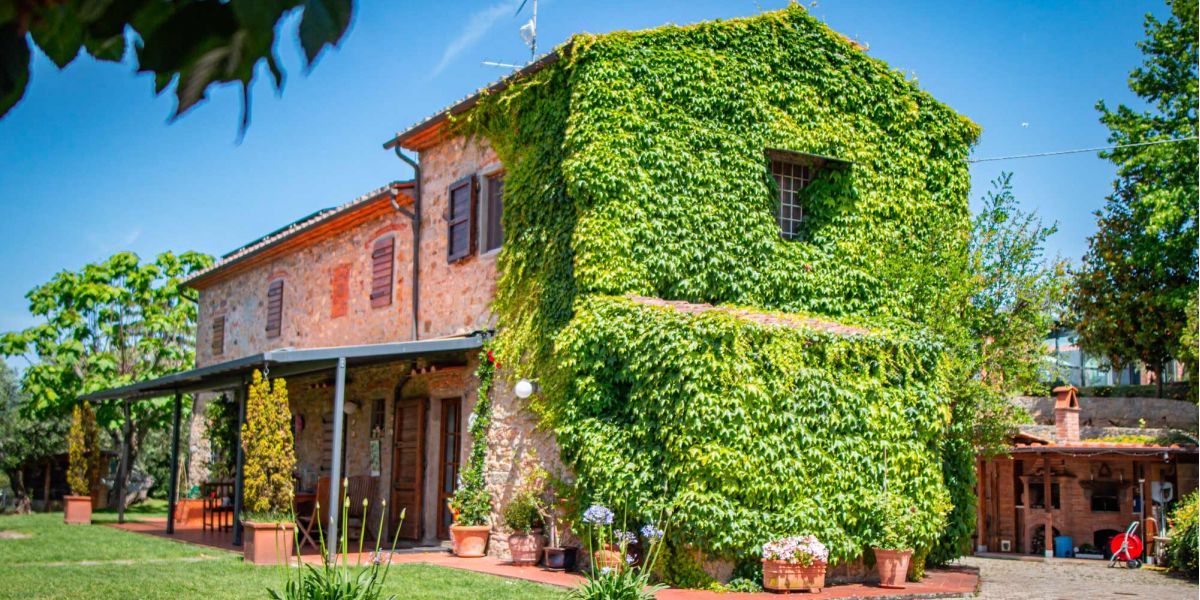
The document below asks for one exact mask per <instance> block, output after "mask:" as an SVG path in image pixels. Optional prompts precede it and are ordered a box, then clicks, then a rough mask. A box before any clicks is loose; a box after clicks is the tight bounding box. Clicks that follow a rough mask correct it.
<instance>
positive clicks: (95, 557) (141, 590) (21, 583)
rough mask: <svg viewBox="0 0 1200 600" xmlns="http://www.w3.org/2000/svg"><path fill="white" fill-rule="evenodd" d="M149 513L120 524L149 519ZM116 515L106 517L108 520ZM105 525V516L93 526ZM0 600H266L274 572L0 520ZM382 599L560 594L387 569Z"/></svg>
mask: <svg viewBox="0 0 1200 600" xmlns="http://www.w3.org/2000/svg"><path fill="white" fill-rule="evenodd" d="M154 510H155V508H154V507H153V505H151V506H150V507H146V508H144V509H143V512H140V513H133V512H132V511H129V512H127V513H126V515H127V516H131V515H133V516H137V515H142V516H153V515H154V514H155V513H154ZM115 518H116V515H115V514H114V515H111V519H113V520H115ZM107 519H109V515H108V514H106V513H102V514H97V515H96V520H97V521H98V522H101V521H103V520H107ZM3 531H15V532H19V533H24V534H27V535H29V537H28V538H24V539H0V582H2V583H0V598H22V599H27V598H63V599H67V598H69V599H86V598H146V599H159V598H162V599H167V598H203V599H206V600H208V599H225V598H267V589H268V588H275V587H280V586H281V585H282V579H283V577H282V574H281V573H280V570H279V569H278V568H271V567H255V566H253V565H248V564H245V563H243V562H242V559H241V556H239V555H238V554H235V553H232V552H225V551H222V550H217V549H212V548H204V547H201V546H193V545H189V544H184V543H181V542H176V541H172V540H168V539H162V538H159V537H155V536H149V535H142V534H137V533H131V532H126V531H121V530H118V529H115V528H112V527H106V526H103V525H91V526H80V525H75V526H68V525H65V524H63V522H62V513H46V514H36V515H25V516H2V517H0V532H3ZM386 592H387V593H391V594H396V595H397V597H398V598H403V599H405V600H408V599H417V600H435V599H437V600H455V599H461V600H468V599H470V600H474V599H477V598H487V599H488V600H561V599H562V598H565V597H566V592H565V590H561V589H558V588H552V587H548V586H543V585H538V584H535V583H529V582H524V581H514V580H509V579H503V578H500V577H494V576H491V575H483V574H480V573H471V572H467V571H460V570H456V569H447V568H443V567H435V566H431V565H412V564H409V565H393V566H392V570H391V574H390V575H389V577H388V580H387V585H386Z"/></svg>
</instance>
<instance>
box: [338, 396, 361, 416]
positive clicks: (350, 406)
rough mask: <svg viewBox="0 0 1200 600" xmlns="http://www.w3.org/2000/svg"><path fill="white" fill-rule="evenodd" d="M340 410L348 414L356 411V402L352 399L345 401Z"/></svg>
mask: <svg viewBox="0 0 1200 600" xmlns="http://www.w3.org/2000/svg"><path fill="white" fill-rule="evenodd" d="M342 412H344V413H346V414H348V415H352V414H354V413H356V412H358V403H357V402H355V401H353V400H351V401H349V402H347V403H346V405H345V406H343V407H342Z"/></svg>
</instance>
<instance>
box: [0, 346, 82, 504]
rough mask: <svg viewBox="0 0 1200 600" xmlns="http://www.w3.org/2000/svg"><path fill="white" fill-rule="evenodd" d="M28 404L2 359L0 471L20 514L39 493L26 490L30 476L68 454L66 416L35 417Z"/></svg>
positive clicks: (27, 398)
mask: <svg viewBox="0 0 1200 600" xmlns="http://www.w3.org/2000/svg"><path fill="white" fill-rule="evenodd" d="M28 403H29V397H28V396H27V395H26V394H25V393H24V392H22V391H21V386H20V385H19V383H18V382H17V376H16V373H14V372H13V370H12V368H11V367H9V366H8V363H6V362H4V361H3V360H0V471H3V472H4V474H5V476H7V478H8V483H9V486H10V487H11V488H12V491H13V495H14V497H15V498H16V506H17V510H18V511H19V512H28V511H29V502H30V500H31V499H32V496H33V495H34V494H35V493H38V490H30V489H28V488H27V475H28V474H29V473H30V472H31V471H33V470H44V469H45V467H46V465H49V464H50V462H51V460H52V459H53V458H54V457H55V456H57V455H59V454H62V453H63V452H64V451H66V448H67V428H68V427H69V426H70V420H69V419H67V418H66V416H65V415H59V416H49V417H34V416H32V415H31V414H30V411H29V410H27V406H28Z"/></svg>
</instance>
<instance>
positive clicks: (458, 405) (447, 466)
mask: <svg viewBox="0 0 1200 600" xmlns="http://www.w3.org/2000/svg"><path fill="white" fill-rule="evenodd" d="M461 422H462V400H461V399H459V398H447V399H445V400H442V435H441V447H440V448H438V512H437V514H438V522H437V523H438V526H437V534H438V539H443V540H448V539H450V524H451V523H452V522H453V520H454V518H453V516H452V515H451V514H450V508H449V507H448V506H446V501H447V500H449V499H450V497H451V496H453V495H454V488H455V486H456V485H458V465H459V460H460V458H461V457H460V456H459V454H461V452H462V424H461Z"/></svg>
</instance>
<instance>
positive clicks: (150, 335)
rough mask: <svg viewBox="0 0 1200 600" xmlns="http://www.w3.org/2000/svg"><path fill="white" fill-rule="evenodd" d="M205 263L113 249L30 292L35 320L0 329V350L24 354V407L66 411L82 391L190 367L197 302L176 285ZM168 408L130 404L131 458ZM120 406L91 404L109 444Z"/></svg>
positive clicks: (162, 403) (54, 413)
mask: <svg viewBox="0 0 1200 600" xmlns="http://www.w3.org/2000/svg"><path fill="white" fill-rule="evenodd" d="M211 262H212V258H211V257H209V256H207V255H205V254H199V253H196V252H185V253H183V254H180V255H176V254H174V253H171V252H165V253H163V254H160V255H158V256H157V257H156V258H155V260H154V261H153V262H142V261H141V260H140V259H139V258H138V256H137V255H136V254H133V253H131V252H121V253H118V254H115V255H113V256H112V257H110V258H108V259H107V260H105V261H104V262H101V263H97V264H90V265H87V266H85V267H84V268H83V269H82V270H80V271H62V272H60V273H58V274H57V275H55V276H54V277H53V278H52V279H51V280H50V281H48V282H46V283H44V284H42V285H39V286H37V287H35V288H34V289H32V290H30V292H29V293H28V294H26V298H28V299H29V312H30V313H31V314H33V315H34V316H35V317H37V318H38V319H39V321H40V322H39V323H38V324H37V325H34V326H32V327H29V328H27V329H25V330H23V331H16V332H9V333H6V334H4V335H3V336H2V337H0V354H3V355H6V356H22V357H25V358H27V359H29V361H30V364H29V366H28V367H26V368H25V370H24V373H23V375H22V378H21V384H22V388H23V389H24V391H25V392H26V393H27V394H28V395H29V402H28V404H27V405H26V412H27V413H28V414H31V415H33V416H38V417H42V416H50V417H58V416H62V415H66V414H68V412H69V411H70V409H71V407H72V406H73V405H74V403H75V402H76V400H77V398H79V396H81V395H83V394H86V393H88V392H93V391H97V390H101V389H106V388H111V387H116V386H120V385H125V384H129V383H133V382H136V381H141V380H145V379H151V378H154V377H159V376H162V375H166V374H168V373H172V372H175V371H179V370H182V369H185V368H188V367H191V366H192V365H193V363H194V357H195V337H194V336H195V326H196V302H195V300H194V299H193V298H189V297H187V296H186V294H185V291H184V288H183V287H181V285H180V283H181V282H182V281H183V280H184V279H185V278H186V277H187V276H188V275H190V274H191V273H194V272H196V271H197V270H199V269H201V268H203V267H205V266H207V265H209V264H211ZM171 406H172V403H171V401H170V400H169V399H160V400H143V401H138V402H135V403H133V404H132V407H131V408H132V410H131V422H130V428H131V436H130V439H129V442H130V464H134V462H136V459H137V456H138V451H139V448H140V443H141V440H142V439H143V438H144V437H145V436H146V433H147V432H148V431H149V430H150V429H152V428H155V427H162V426H165V425H166V423H167V422H168V420H169V418H170V414H171V410H170V409H171ZM120 408H121V407H120V404H119V403H117V402H109V403H101V404H99V405H98V406H97V407H96V413H97V415H96V416H97V423H98V424H99V425H100V427H102V428H104V429H105V430H106V431H107V432H108V434H109V435H110V437H111V440H112V443H113V445H114V446H116V445H117V444H118V443H119V440H120V435H121V431H122V425H123V423H124V420H123V417H122V415H121V410H120ZM126 472H128V469H127V470H126Z"/></svg>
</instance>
